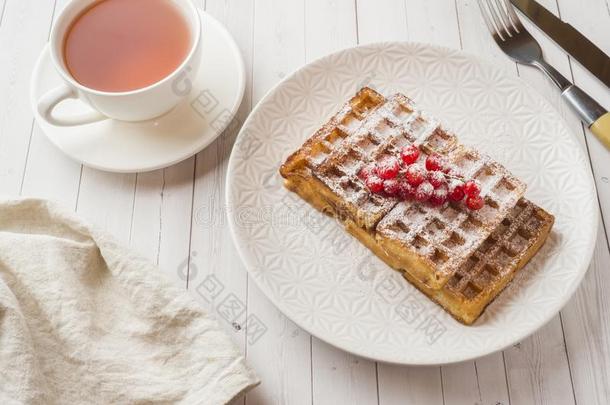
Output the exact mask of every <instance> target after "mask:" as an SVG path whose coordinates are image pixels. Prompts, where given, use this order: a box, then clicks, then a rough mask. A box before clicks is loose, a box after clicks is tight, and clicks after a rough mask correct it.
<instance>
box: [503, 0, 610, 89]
mask: <svg viewBox="0 0 610 405" xmlns="http://www.w3.org/2000/svg"><path fill="white" fill-rule="evenodd" d="M511 2H512V3H513V4H514V5H515V6H516V7H517V8H518V9H519V10H520V11H521V12H522V13H523V14H524V15H525V16H526V17H527V18H528V19H529V20H530V21H531V22H533V23H534V24H535V25H536V26H537V27H538V28H540V29H541V30H542V31H543V32H544V33H545V34H546V35H548V36H549V37H550V38H551V39H552V40H553V41H555V43H557V45H559V46H560V47H561V48H562V49H563V50H564V51H566V52H567V53H569V54H570V55H571V56H572V57H573V58H574V59H576V60H577V61H578V62H580V64H581V65H582V66H583V67H585V68H586V69H587V70H588V71H589V72H591V73H592V74H593V75H594V76H595V77H597V78H598V79H599V80H601V81H602V82H603V83H604V84H605V85H606V86H608V87H610V57H609V56H608V55H606V54H605V53H604V51H602V50H601V49H599V48H598V47H597V46H596V45H595V44H594V43H593V42H591V41H589V40H588V39H587V38H586V37H585V36H584V35H582V34H581V33H580V32H578V31H577V30H576V29H575V28H574V27H572V26H571V25H570V24H568V23H565V22H563V21H561V20H560V19H559V18H557V17H555V15H554V14H553V13H551V12H550V11H548V10H547V9H546V8H544V7H542V6H541V5H540V4H538V3H536V2H535V1H534V0H511Z"/></svg>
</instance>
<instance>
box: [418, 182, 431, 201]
mask: <svg viewBox="0 0 610 405" xmlns="http://www.w3.org/2000/svg"><path fill="white" fill-rule="evenodd" d="M433 192H434V187H432V184H430V183H428V182H427V181H424V182H423V183H421V184H420V185H419V186H418V187H417V190H415V199H416V200H417V201H419V202H424V201H428V200H429V199H430V197H431V196H432V193H433Z"/></svg>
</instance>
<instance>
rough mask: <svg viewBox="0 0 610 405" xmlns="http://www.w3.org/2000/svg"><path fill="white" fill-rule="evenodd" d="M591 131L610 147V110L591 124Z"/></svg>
mask: <svg viewBox="0 0 610 405" xmlns="http://www.w3.org/2000/svg"><path fill="white" fill-rule="evenodd" d="M591 132H593V134H595V136H597V138H598V139H599V140H600V141H602V143H603V144H604V146H606V148H607V149H610V112H607V113H605V114H604V115H602V116H601V117H599V118H598V119H597V120H596V121H595V122H594V123H593V124H591Z"/></svg>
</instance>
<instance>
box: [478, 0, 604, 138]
mask: <svg viewBox="0 0 610 405" xmlns="http://www.w3.org/2000/svg"><path fill="white" fill-rule="evenodd" d="M477 1H478V2H479V8H480V9H481V14H482V15H483V19H484V20H485V23H486V24H487V28H489V32H490V33H491V36H492V37H493V39H494V41H496V44H498V46H499V47H500V49H502V51H503V52H504V53H505V54H506V55H508V56H509V57H510V58H511V59H512V60H514V61H515V62H518V63H522V64H525V65H530V66H535V67H537V68H538V69H540V70H542V71H543V72H544V73H545V74H546V75H547V76H548V77H549V78H550V79H551V80H552V81H553V83H555V84H556V85H557V87H559V89H560V90H561V97H562V98H563V99H564V100H565V101H566V102H567V103H568V104H569V105H570V106H571V107H572V108H573V109H574V111H575V112H576V113H577V114H578V115H579V116H580V119H581V120H582V121H583V122H584V123H585V124H586V125H587V127H589V128H591V132H593V133H594V134H595V135H596V136H597V137H598V138H599V140H600V141H602V143H603V144H604V145H605V146H606V148H609V149H610V113H609V112H608V111H607V110H606V109H605V108H604V107H602V106H601V105H599V103H597V102H596V101H595V100H594V99H593V98H591V97H590V96H589V95H588V94H587V93H585V92H584V91H583V90H581V89H580V88H579V87H578V86H576V85H574V84H572V83H571V82H570V81H569V80H568V79H566V78H565V77H564V76H563V75H562V74H561V73H559V72H558V71H557V70H556V69H555V68H554V67H553V66H551V65H549V64H548V63H547V62H546V61H545V60H544V58H543V56H542V49H540V45H539V44H538V42H537V41H536V40H535V39H534V37H532V36H531V35H530V33H529V32H527V30H526V29H525V27H523V24H521V21H520V20H519V17H518V16H517V13H516V12H515V10H514V9H513V6H512V5H511V4H510V1H509V0H477ZM502 3H504V5H502Z"/></svg>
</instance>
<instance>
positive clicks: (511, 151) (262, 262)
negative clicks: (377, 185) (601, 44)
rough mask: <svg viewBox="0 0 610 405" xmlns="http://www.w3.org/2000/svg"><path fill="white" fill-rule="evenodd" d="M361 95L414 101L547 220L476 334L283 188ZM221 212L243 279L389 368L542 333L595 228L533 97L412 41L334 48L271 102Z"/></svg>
mask: <svg viewBox="0 0 610 405" xmlns="http://www.w3.org/2000/svg"><path fill="white" fill-rule="evenodd" d="M363 85H369V86H371V87H373V88H375V89H377V90H378V91H380V92H381V93H383V94H385V95H390V94H392V93H394V92H397V91H400V92H403V93H405V94H406V95H407V96H409V97H411V98H413V99H414V100H415V102H416V103H417V104H418V105H419V106H420V107H422V108H423V109H424V110H426V111H428V112H429V113H431V114H432V115H434V116H436V117H438V118H440V119H441V121H442V122H443V123H444V124H445V125H446V126H447V127H449V128H450V129H453V130H455V131H456V133H457V134H458V136H459V137H460V140H461V141H462V142H463V143H465V144H469V145H472V146H474V147H476V148H478V149H479V150H481V151H483V152H486V153H488V154H489V155H491V156H492V157H493V158H495V159H496V160H498V161H499V162H501V163H503V164H505V165H506V166H507V167H508V168H509V169H510V170H512V172H513V173H514V174H516V175H517V176H519V177H520V178H521V179H523V180H525V181H526V182H527V184H528V191H527V196H528V197H529V198H530V199H532V200H533V201H535V202H536V203H538V204H539V205H541V206H543V207H544V208H546V209H547V210H548V211H550V212H551V213H553V214H554V215H555V217H556V223H555V226H554V228H553V231H552V233H551V235H550V237H549V240H547V242H546V244H545V245H544V247H543V248H542V250H541V251H540V252H539V254H538V255H536V256H535V258H534V259H533V260H532V261H531V262H530V263H529V264H528V265H527V266H526V267H525V268H524V269H523V270H522V271H521V272H520V273H519V274H518V275H517V277H516V278H515V280H514V281H513V282H512V283H511V285H510V286H509V287H508V289H507V290H505V291H504V292H503V293H502V294H501V295H500V296H499V297H498V299H496V300H495V301H494V302H493V303H492V304H491V305H490V306H489V307H488V308H487V310H486V311H485V313H484V314H483V315H482V317H481V318H480V319H479V320H478V321H477V322H476V323H475V325H473V326H464V325H462V324H460V323H458V322H457V321H455V320H454V319H453V318H452V317H451V316H449V315H448V314H447V313H446V312H445V311H443V310H442V309H441V308H440V307H439V306H437V305H436V304H434V303H433V302H432V301H430V300H429V299H428V298H426V297H425V296H424V295H423V294H421V293H420V292H419V291H418V290H416V289H415V288H414V287H412V286H411V285H410V284H409V283H408V282H407V281H406V280H404V279H403V278H402V277H401V276H400V275H399V274H398V273H397V272H395V271H393V270H391V269H390V268H389V267H387V266H386V265H384V264H383V263H382V262H381V261H380V260H378V259H377V258H376V257H375V256H374V255H373V254H372V253H371V252H369V251H368V250H367V249H366V248H365V247H364V246H362V245H361V244H360V243H359V242H358V241H356V240H355V239H353V238H351V237H350V236H349V235H348V234H347V233H346V232H345V231H343V229H342V228H341V227H340V226H339V225H338V224H337V223H336V222H335V221H334V220H332V219H330V218H328V217H325V216H324V215H322V214H320V213H318V212H317V211H315V210H314V209H313V208H311V207H310V206H309V205H307V204H306V203H304V202H302V201H301V200H300V199H299V198H298V197H297V196H296V195H295V194H293V193H290V192H288V191H287V190H286V189H284V188H283V186H282V181H281V180H282V179H281V177H280V176H279V174H278V168H279V166H280V164H281V163H282V162H283V161H284V160H285V159H286V157H287V156H288V155H289V154H290V153H291V152H292V151H294V150H295V149H296V148H297V147H299V146H300V145H301V144H302V142H303V141H304V140H305V139H306V138H308V137H309V136H310V135H311V134H312V133H313V132H314V131H315V130H316V129H317V128H318V127H319V126H320V125H321V124H322V123H324V122H326V120H327V119H328V118H329V117H330V116H331V115H333V114H334V113H335V112H336V111H337V110H338V109H339V107H340V106H341V105H342V104H343V103H344V102H345V101H346V100H347V99H349V98H350V97H351V96H352V95H353V94H354V93H355V92H356V91H357V90H358V89H359V88H360V87H362V86H363ZM227 200H228V210H227V211H228V213H229V223H230V226H231V230H232V233H233V236H234V239H235V242H236V245H237V247H238V250H239V252H240V254H241V257H242V259H243V261H244V262H245V263H246V266H247V269H248V272H249V273H250V275H251V277H252V278H253V279H254V280H255V281H256V283H257V284H258V286H259V287H260V289H261V290H262V291H263V293H264V294H265V295H267V297H269V299H270V300H271V301H272V302H273V303H274V304H275V305H276V306H277V307H278V308H279V309H280V310H281V311H282V312H283V313H284V314H286V316H288V317H289V318H290V319H292V320H293V321H294V322H296V323H297V324H298V325H299V326H301V327H302V328H304V329H305V330H307V331H309V332H310V333H311V334H313V335H315V336H317V337H318V338H320V339H322V340H325V341H326V342H328V343H330V344H332V345H334V346H336V347H339V348H341V349H344V350H347V351H349V352H352V353H355V354H357V355H360V356H363V357H367V358H371V359H375V360H380V361H385V362H391V363H400V364H418V365H423V364H443V363H451V362H457V361H463V360H467V359H471V358H475V357H478V356H483V355H485V354H488V353H491V352H494V351H497V350H501V349H503V348H505V347H506V346H508V345H511V344H513V343H515V342H517V341H519V340H521V339H523V338H524V337H526V336H528V335H529V334H531V333H533V332H534V331H535V330H536V329H538V328H540V327H541V326H542V325H543V324H544V323H546V322H547V321H548V320H550V319H551V317H553V316H554V315H555V314H556V313H557V312H558V311H559V310H560V309H561V307H562V306H563V305H564V304H565V303H566V302H567V300H568V299H569V298H570V296H571V295H572V293H573V292H574V291H575V289H576V287H577V286H578V284H579V282H580V281H581V279H582V277H583V275H584V274H585V272H586V269H587V265H588V263H589V261H590V259H591V255H592V251H593V247H594V241H595V234H596V230H597V221H598V212H597V205H596V202H595V201H596V199H595V186H594V184H593V179H592V176H591V174H590V170H589V166H588V162H587V159H586V158H585V156H584V154H583V152H582V151H581V148H580V146H579V145H578V143H577V142H576V140H575V139H574V138H573V136H572V135H571V134H570V133H569V132H568V129H567V127H566V125H565V123H564V121H563V119H562V118H561V117H560V116H559V114H558V113H557V112H556V111H555V110H554V109H553V108H552V107H551V106H550V105H549V104H548V103H547V102H546V101H545V100H544V98H543V97H542V96H540V95H539V94H538V93H536V92H535V91H534V90H532V89H531V88H530V87H529V86H528V85H527V84H525V83H524V82H523V81H521V80H520V79H518V78H514V77H510V76H507V75H506V74H505V73H504V72H503V71H501V70H498V69H497V68H495V67H494V66H492V65H490V64H488V63H485V62H481V61H479V60H478V59H477V58H475V57H473V56H471V55H469V54H466V53H463V52H460V51H456V50H451V49H447V48H441V47H437V46H432V45H424V44H414V43H382V44H373V45H367V46H361V47H357V48H352V49H347V50H343V51H340V52H338V53H335V54H332V55H329V56H326V57H324V58H321V59H319V60H317V61H315V62H312V63H310V64H308V65H306V66H305V67H303V68H301V69H299V70H298V71H296V72H295V73H294V74H292V75H291V76H289V77H287V78H286V79H285V80H284V81H282V82H281V83H280V84H279V85H278V86H276V87H275V88H274V89H273V90H271V91H270V92H269V93H268V94H267V95H266V96H265V98H264V99H263V100H262V101H261V102H260V103H259V104H258V105H257V106H256V108H255V109H254V111H253V112H252V114H251V115H250V117H249V118H248V120H247V121H246V123H245V124H244V126H243V128H242V130H241V133H240V135H239V137H238V140H237V142H236V146H235V148H234V150H233V154H232V155H231V160H230V163H229V174H228V178H227Z"/></svg>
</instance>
